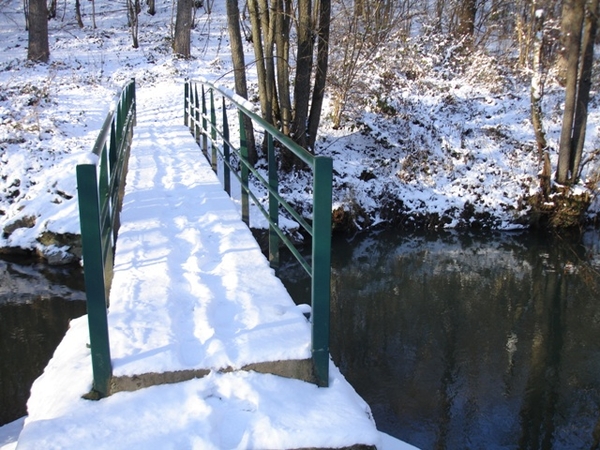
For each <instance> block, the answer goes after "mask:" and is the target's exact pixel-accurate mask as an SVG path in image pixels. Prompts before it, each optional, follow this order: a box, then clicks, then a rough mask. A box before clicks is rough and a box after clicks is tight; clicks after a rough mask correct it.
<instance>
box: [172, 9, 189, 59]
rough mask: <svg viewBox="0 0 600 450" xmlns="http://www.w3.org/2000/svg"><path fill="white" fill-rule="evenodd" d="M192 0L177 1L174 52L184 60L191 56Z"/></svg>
mask: <svg viewBox="0 0 600 450" xmlns="http://www.w3.org/2000/svg"><path fill="white" fill-rule="evenodd" d="M191 30H192V0H177V17H176V19H175V36H174V38H173V52H174V53H175V54H177V55H180V56H182V57H184V58H189V57H190V56H191Z"/></svg>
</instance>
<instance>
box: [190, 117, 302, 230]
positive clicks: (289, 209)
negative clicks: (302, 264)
mask: <svg viewBox="0 0 600 450" xmlns="http://www.w3.org/2000/svg"><path fill="white" fill-rule="evenodd" d="M192 120H193V121H194V119H192ZM207 126H210V127H211V128H213V129H214V130H216V132H217V134H218V135H219V136H220V137H221V140H223V142H225V143H227V144H228V145H229V146H230V148H232V149H234V150H235V151H236V153H239V148H237V147H236V146H235V145H234V144H232V143H231V142H230V141H229V140H225V137H224V135H223V133H221V131H220V130H219V129H218V127H216V126H215V127H213V126H212V124H211V123H210V122H209V123H208V124H207ZM207 137H208V140H209V141H210V142H211V144H218V141H216V140H214V139H212V137H211V136H210V135H207ZM217 153H218V154H219V155H220V156H221V158H223V162H225V155H224V154H223V152H222V151H221V149H220V148H219V147H218V146H217ZM236 156H238V158H239V159H240V162H241V163H242V164H244V165H245V166H246V167H247V168H248V170H250V172H251V173H252V175H254V176H255V177H256V178H258V180H259V181H260V182H261V184H262V185H263V186H266V187H267V190H268V191H269V192H270V193H271V194H273V196H274V197H275V198H276V199H277V201H278V202H279V204H280V205H281V206H283V207H284V208H285V210H286V211H287V212H289V213H290V214H291V215H292V217H293V218H294V219H295V220H296V221H297V222H298V223H299V224H300V225H301V226H302V228H304V230H306V232H307V233H308V234H309V235H310V236H312V235H313V228H312V226H311V225H310V224H309V223H308V222H307V221H306V220H305V219H304V217H302V216H301V215H300V214H299V213H298V212H297V211H296V210H295V209H294V208H293V207H292V206H291V205H290V204H289V203H288V202H287V200H286V199H284V198H283V197H282V196H281V194H279V192H276V191H272V190H271V189H269V188H268V186H269V183H268V182H267V180H265V178H264V177H263V176H262V174H261V173H260V172H259V171H258V170H256V169H255V168H254V167H253V166H252V164H250V162H249V161H246V160H244V158H242V157H240V156H239V155H236ZM228 167H229V168H230V169H231V170H232V171H234V173H235V172H236V169H235V168H234V167H232V166H231V165H229V164H228ZM236 177H237V178H238V180H239V181H240V182H241V177H239V176H238V175H236ZM257 206H259V207H261V208H262V206H260V205H259V204H257Z"/></svg>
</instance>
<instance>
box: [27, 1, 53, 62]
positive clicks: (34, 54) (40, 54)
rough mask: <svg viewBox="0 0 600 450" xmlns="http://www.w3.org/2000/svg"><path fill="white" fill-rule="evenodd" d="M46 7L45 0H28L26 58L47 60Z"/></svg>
mask: <svg viewBox="0 0 600 450" xmlns="http://www.w3.org/2000/svg"><path fill="white" fill-rule="evenodd" d="M49 57H50V47H49V45H48V8H47V6H46V0H29V46H28V49H27V59H29V60H30V61H40V62H48V58H49Z"/></svg>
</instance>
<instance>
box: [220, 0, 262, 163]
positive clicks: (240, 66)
mask: <svg viewBox="0 0 600 450" xmlns="http://www.w3.org/2000/svg"><path fill="white" fill-rule="evenodd" d="M226 7H227V28H228V29H229V40H230V47H231V59H232V61H233V74H234V79H235V92H236V94H238V95H240V96H242V97H244V98H246V99H247V98H248V85H247V82H246V62H245V58H244V45H243V43H242V33H241V30H240V10H239V5H238V0H226ZM244 127H245V128H246V145H247V147H248V159H249V160H250V162H251V163H252V164H254V163H255V162H256V160H257V159H258V157H257V154H256V144H255V141H254V131H253V126H252V120H250V119H249V118H248V117H246V116H244Z"/></svg>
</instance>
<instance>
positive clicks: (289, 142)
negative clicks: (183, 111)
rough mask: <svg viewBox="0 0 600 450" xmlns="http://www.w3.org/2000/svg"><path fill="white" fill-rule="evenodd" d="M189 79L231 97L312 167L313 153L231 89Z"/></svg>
mask: <svg viewBox="0 0 600 450" xmlns="http://www.w3.org/2000/svg"><path fill="white" fill-rule="evenodd" d="M189 81H190V82H191V83H202V84H205V85H206V86H208V87H210V88H211V89H214V90H215V91H217V92H219V93H220V94H221V95H224V96H225V97H227V98H229V99H230V100H231V99H233V101H234V104H235V106H236V107H237V108H238V109H240V110H241V111H242V112H243V113H244V114H245V115H246V116H248V117H250V118H251V119H252V120H254V121H255V122H257V123H259V124H260V126H261V127H262V128H264V129H265V131H267V132H268V133H269V134H270V135H271V136H273V139H275V140H277V141H279V142H281V143H282V144H283V145H284V146H285V147H287V148H289V149H290V150H292V149H293V151H294V154H295V155H296V156H297V157H298V158H300V159H301V160H302V161H304V162H305V163H306V164H308V165H309V166H310V167H311V168H312V169H314V165H315V155H313V154H312V153H310V152H309V151H308V150H306V149H304V148H302V147H300V146H299V145H298V144H297V143H296V142H294V141H293V140H292V139H291V138H290V137H288V136H286V135H285V134H283V133H282V132H281V131H279V130H278V129H277V128H275V127H274V126H273V125H271V124H270V123H268V122H265V120H264V119H263V118H262V117H260V116H259V115H258V114H256V113H255V112H254V111H252V110H251V109H249V108H248V107H247V106H245V105H244V103H245V102H246V100H245V99H242V98H241V97H239V96H238V95H236V94H235V93H234V92H233V91H229V90H228V89H225V88H222V87H220V86H216V85H214V84H213V83H211V82H210V81H208V80H205V79H200V80H189ZM236 98H239V99H240V100H239V101H237V100H235V99H236Z"/></svg>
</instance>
